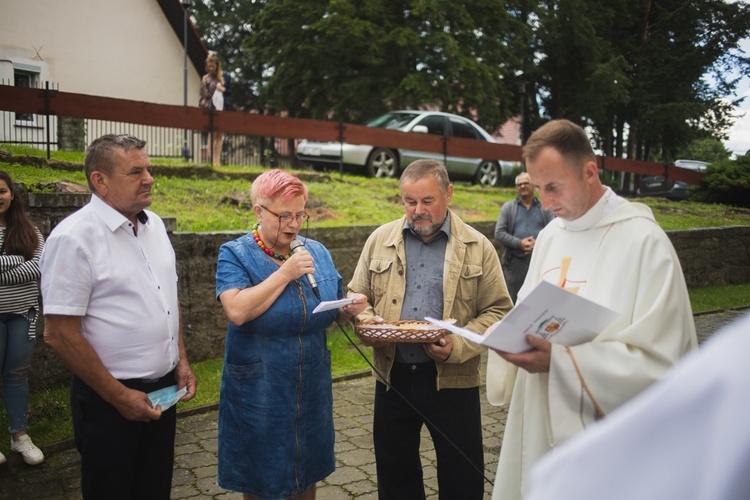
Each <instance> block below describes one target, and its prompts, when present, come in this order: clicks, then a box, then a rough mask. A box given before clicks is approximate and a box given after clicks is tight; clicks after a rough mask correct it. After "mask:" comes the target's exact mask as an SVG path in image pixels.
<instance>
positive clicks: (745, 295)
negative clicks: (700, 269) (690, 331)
mask: <svg viewBox="0 0 750 500" xmlns="http://www.w3.org/2000/svg"><path fill="white" fill-rule="evenodd" d="M688 293H689V294H690V304H691V305H692V307H693V312H694V313H699V312H705V311H714V310H717V309H733V308H736V307H744V306H750V283H743V284H740V285H716V286H707V287H701V288H694V289H692V290H688Z"/></svg>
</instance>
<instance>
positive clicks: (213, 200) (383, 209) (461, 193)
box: [0, 147, 750, 232]
mask: <svg viewBox="0 0 750 500" xmlns="http://www.w3.org/2000/svg"><path fill="white" fill-rule="evenodd" d="M4 149H8V150H10V151H11V152H13V153H14V154H16V155H21V154H29V152H35V154H36V156H43V155H44V153H43V152H40V151H39V150H34V149H33V148H24V147H4ZM53 153H54V154H53V159H65V161H71V162H81V161H82V159H83V153H80V152H79V153H75V152H74V153H64V152H57V151H55V152H53ZM177 161H178V160H175V159H160V158H152V162H153V163H154V164H155V165H160V168H161V169H162V170H161V171H162V172H165V171H166V172H169V171H172V170H174V171H178V170H180V169H182V171H184V170H185V167H184V166H180V165H179V164H176V163H175V162H177ZM0 169H3V170H6V171H7V172H8V173H9V174H10V175H11V177H13V180H14V181H16V182H23V183H24V184H25V185H26V186H27V187H28V188H29V189H30V190H39V189H40V188H39V187H38V186H39V185H40V184H44V183H49V182H54V181H59V180H68V181H72V182H77V183H79V184H84V185H85V184H86V180H85V177H84V174H83V168H82V167H81V169H80V170H79V171H69V170H57V169H54V168H50V167H31V166H28V165H21V164H19V163H8V162H7V161H6V162H5V163H4V162H3V160H2V158H0ZM199 170H200V172H201V175H200V176H197V175H196V176H193V177H192V178H181V177H178V176H175V175H163V174H158V173H157V174H155V181H156V182H155V185H154V191H153V200H154V201H153V204H152V206H151V209H152V210H154V211H155V212H156V213H158V214H159V215H161V216H163V217H176V218H177V230H178V231H187V232H204V231H248V230H249V228H250V227H251V226H252V224H253V223H254V222H255V216H254V214H253V212H252V210H251V208H250V207H249V206H246V205H238V204H236V203H231V202H230V201H229V195H233V194H234V195H238V196H240V197H244V198H245V199H248V200H249V193H250V180H249V178H250V176H249V175H247V177H246V178H244V179H243V178H238V176H241V175H243V174H258V173H260V172H263V171H264V170H265V169H264V168H263V167H259V166H255V167H236V166H222V167H217V168H210V167H200V168H199ZM303 173H304V174H305V175H306V179H307V178H308V177H309V180H306V182H305V183H306V184H307V187H308V190H309V193H310V198H309V201H308V212H310V214H311V220H310V224H311V226H316V227H333V226H338V227H340V226H351V225H379V224H382V223H384V222H387V221H390V220H393V219H396V218H398V217H400V216H401V215H402V214H403V206H402V204H401V202H400V199H399V196H398V181H396V180H392V179H373V178H368V177H364V176H360V175H350V174H344V175H340V174H338V173H327V174H322V173H321V174H316V173H314V172H311V171H304V172H303ZM514 197H515V190H514V189H513V188H497V189H483V188H480V187H478V186H470V185H467V184H456V185H455V189H454V195H453V202H452V203H451V208H452V209H453V210H454V211H455V212H456V213H457V214H458V215H459V216H460V217H461V218H463V219H464V220H466V221H494V220H496V219H497V215H498V213H499V212H500V207H501V205H502V204H503V203H504V202H506V201H509V200H511V199H513V198H514ZM636 201H639V202H641V203H645V204H647V205H649V206H650V207H651V209H652V210H653V211H654V215H655V216H656V219H657V221H658V222H659V224H660V225H661V226H662V227H663V228H664V229H665V230H678V229H688V228H695V227H717V226H731V225H748V224H750V210H749V209H742V208H736V207H729V206H725V205H717V204H706V203H696V202H690V201H669V200H666V199H663V198H639V199H637V200H636Z"/></svg>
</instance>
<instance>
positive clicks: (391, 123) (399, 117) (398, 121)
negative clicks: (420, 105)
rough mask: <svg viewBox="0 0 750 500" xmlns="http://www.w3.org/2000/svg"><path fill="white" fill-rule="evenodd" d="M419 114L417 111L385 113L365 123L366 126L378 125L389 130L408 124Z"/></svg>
mask: <svg viewBox="0 0 750 500" xmlns="http://www.w3.org/2000/svg"><path fill="white" fill-rule="evenodd" d="M417 116H419V115H418V114H417V113H386V114H384V115H381V116H378V117H377V118H375V119H373V120H370V121H369V122H367V123H365V125H366V126H368V127H380V128H387V129H391V130H400V129H402V128H404V127H405V126H406V125H408V124H409V122H410V121H412V120H413V119H414V118H416V117H417Z"/></svg>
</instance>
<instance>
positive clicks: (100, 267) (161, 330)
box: [41, 196, 179, 379]
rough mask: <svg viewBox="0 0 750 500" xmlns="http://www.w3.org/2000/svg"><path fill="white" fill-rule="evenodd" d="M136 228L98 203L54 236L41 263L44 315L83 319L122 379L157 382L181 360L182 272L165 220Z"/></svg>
mask: <svg viewBox="0 0 750 500" xmlns="http://www.w3.org/2000/svg"><path fill="white" fill-rule="evenodd" d="M146 214H147V215H148V222H146V224H141V223H138V236H137V237H136V236H135V235H134V234H133V227H132V224H131V223H130V222H129V221H128V220H127V219H126V218H125V217H124V216H123V215H122V214H120V213H119V212H117V211H116V210H115V209H113V208H111V207H110V206H109V205H107V204H106V203H104V202H103V201H102V200H101V199H99V198H98V197H97V196H92V197H91V202H90V203H89V204H88V205H86V206H84V207H83V208H81V209H80V210H79V211H78V212H76V213H74V214H72V215H71V216H69V217H68V218H66V219H65V220H63V221H62V222H61V223H60V224H59V225H58V226H57V227H55V229H54V230H53V231H52V234H51V235H50V237H49V239H48V241H47V244H46V245H45V247H44V251H43V253H42V259H41V270H42V298H43V304H44V314H45V315H49V314H60V315H66V316H82V317H83V319H82V330H83V335H84V336H85V337H86V340H88V342H89V343H90V344H91V345H92V347H93V348H94V350H95V351H96V353H97V354H98V355H99V357H100V358H101V361H102V363H103V364H104V366H105V367H106V368H107V370H109V372H110V373H111V374H112V375H113V376H114V377H115V378H117V379H132V378H157V377H162V376H164V375H166V374H167V373H169V372H170V371H171V370H172V369H173V368H174V367H175V366H176V365H177V361H179V348H178V342H179V337H178V335H179V307H178V302H177V270H176V264H175V255H174V249H173V248H172V244H171V243H170V241H169V237H168V236H167V232H166V229H165V227H164V223H163V222H162V220H161V219H160V218H159V217H158V216H157V215H156V214H154V213H153V212H149V211H146Z"/></svg>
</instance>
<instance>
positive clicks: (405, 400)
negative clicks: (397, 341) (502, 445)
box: [333, 316, 495, 487]
mask: <svg viewBox="0 0 750 500" xmlns="http://www.w3.org/2000/svg"><path fill="white" fill-rule="evenodd" d="M333 321H334V322H335V323H336V325H338V327H339V330H341V333H343V334H344V337H346V340H348V341H349V343H350V344H351V345H352V346H353V347H354V348H355V349H356V350H357V352H358V353H359V354H360V356H362V358H363V359H364V360H365V361H366V362H367V364H368V365H370V368H372V371H374V372H375V374H377V376H378V377H380V380H382V381H383V383H384V384H385V385H386V387H387V388H388V389H389V390H391V391H393V392H395V393H396V395H398V396H399V397H400V398H401V399H403V400H404V402H405V403H406V404H407V405H409V407H410V408H411V409H412V410H414V411H415V412H416V413H417V415H419V416H420V417H421V418H422V420H424V422H425V423H426V424H428V425H430V426H432V428H433V429H435V431H436V432H437V433H438V434H440V436H442V437H443V439H445V440H446V441H447V442H448V443H449V444H450V445H451V446H453V447H454V448H455V449H456V451H457V452H458V453H459V454H460V455H461V456H462V457H464V458H465V459H466V461H467V462H469V465H471V467H472V468H473V469H474V470H475V471H477V472H478V473H479V474H480V475H481V476H482V477H483V478H484V480H485V481H486V482H488V483H489V484H490V485H491V486H493V487H494V486H495V483H493V482H492V481H490V480H489V478H488V477H487V476H486V475H485V473H484V470H482V469H480V468H479V467H477V466H476V465H475V464H474V463H473V462H472V461H471V459H469V457H467V456H466V454H465V453H464V452H463V450H462V449H461V448H459V447H458V445H457V444H456V443H454V442H453V441H451V440H450V439H449V438H448V436H446V435H445V433H444V432H443V431H441V430H440V429H439V428H438V426H436V425H435V424H433V423H432V421H431V420H430V419H429V418H427V417H426V416H425V415H424V414H423V413H422V412H421V411H419V409H417V408H416V407H415V406H414V405H413V404H412V403H411V401H409V400H408V399H407V398H406V396H404V395H403V394H401V393H400V392H398V390H397V389H396V388H395V387H393V386H392V385H391V384H390V382H388V379H387V378H386V377H385V376H384V375H383V374H382V373H381V372H380V370H378V369H377V368H375V365H373V364H372V362H371V361H370V360H369V359H368V358H367V355H365V353H364V352H362V350H361V349H360V348H359V346H358V345H357V344H356V343H355V342H354V341H353V340H352V339H351V337H349V334H347V333H346V330H345V329H344V327H343V326H341V323H339V322H338V320H337V319H336V316H334V317H333ZM482 447H484V445H482Z"/></svg>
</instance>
